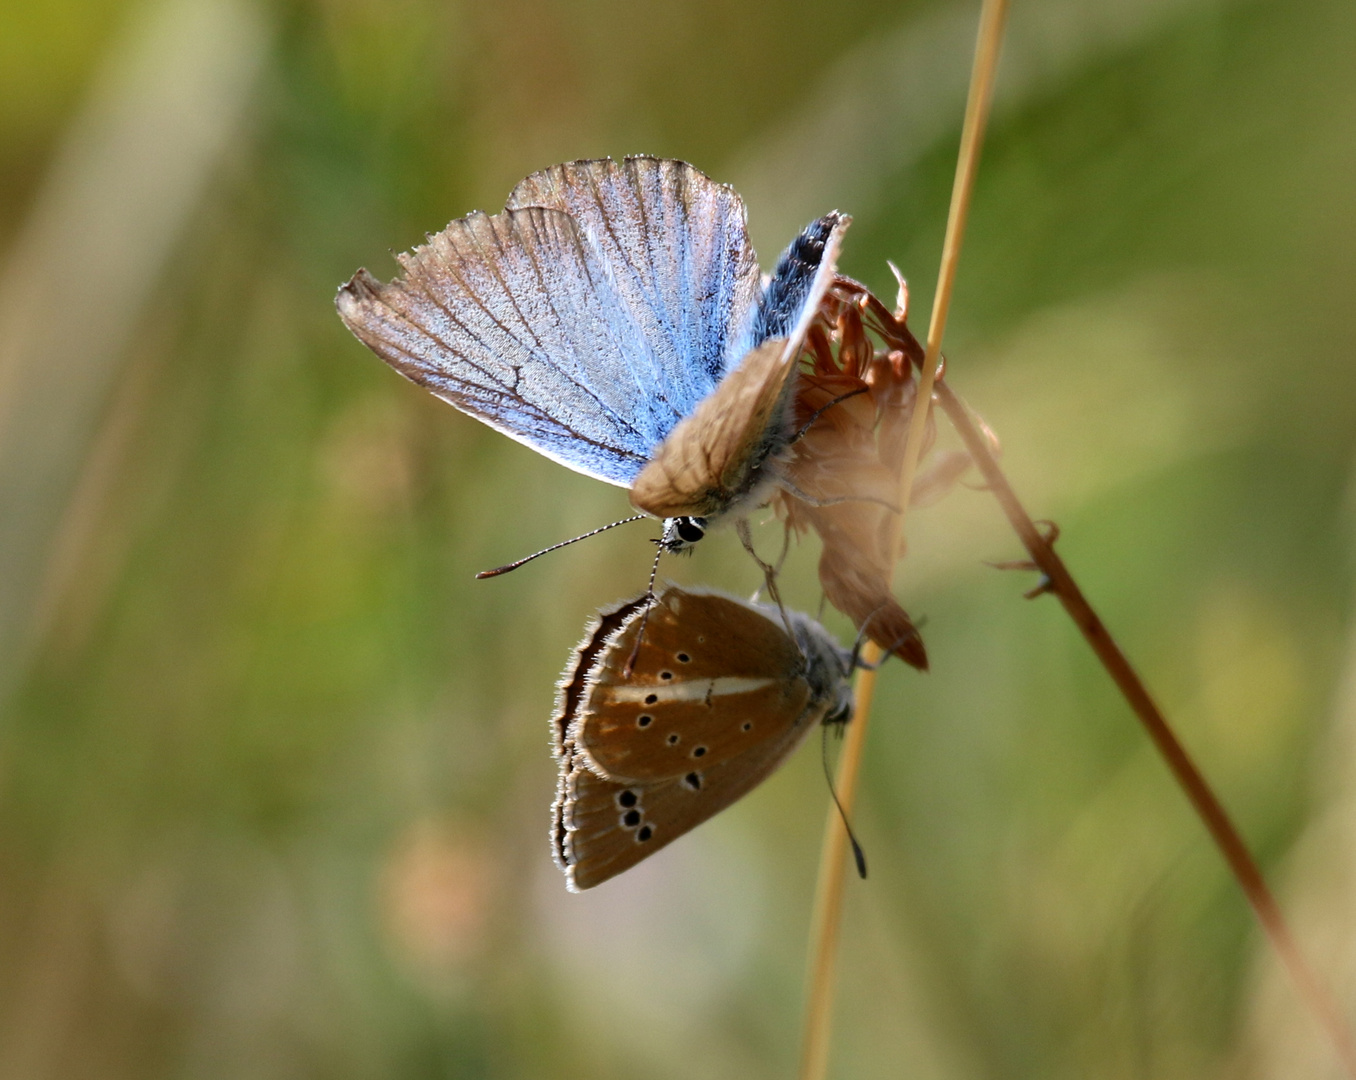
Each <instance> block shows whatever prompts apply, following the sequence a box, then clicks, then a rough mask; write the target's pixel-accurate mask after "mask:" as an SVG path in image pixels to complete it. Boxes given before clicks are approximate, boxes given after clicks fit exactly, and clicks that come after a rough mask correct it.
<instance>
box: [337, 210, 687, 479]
mask: <svg viewBox="0 0 1356 1080" xmlns="http://www.w3.org/2000/svg"><path fill="white" fill-rule="evenodd" d="M401 265H402V266H403V268H404V270H405V275H404V277H402V278H397V279H396V280H395V281H392V282H391V283H390V284H389V285H381V284H379V283H378V282H376V281H375V280H374V279H373V278H371V276H370V275H366V274H360V275H359V276H358V277H356V278H355V279H354V280H353V281H352V282H350V283H349V284H348V285H347V286H345V287H344V289H342V290H341V291H340V294H339V299H338V306H339V313H340V315H341V316H342V317H343V319H344V322H345V323H346V324H347V325H348V327H349V329H350V330H352V331H353V333H354V334H356V335H357V336H358V338H359V339H360V340H362V341H363V342H364V343H365V344H367V345H368V346H369V347H370V348H371V349H372V350H373V351H375V352H376V353H377V354H378V355H379V356H380V357H381V358H382V359H384V360H385V361H386V362H387V363H389V364H390V365H391V366H392V367H394V368H395V369H396V370H397V371H399V372H401V374H403V375H405V376H406V377H408V378H410V379H412V380H414V381H415V382H418V383H421V384H422V385H424V386H427V387H428V388H429V389H430V390H432V391H433V392H434V393H436V394H438V395H439V396H440V397H442V398H444V399H446V400H447V401H449V402H450V403H451V404H453V405H455V406H457V408H459V409H462V410H463V411H465V412H468V413H471V414H472V415H473V416H476V417H477V418H479V419H480V420H483V421H484V422H486V423H488V424H490V425H491V426H493V427H496V428H498V429H499V430H501V431H503V432H504V433H505V434H507V435H509V436H511V437H512V438H515V439H517V440H518V441H520V442H524V443H526V444H528V445H530V446H532V447H533V448H534V449H536V450H538V451H540V452H541V453H544V454H546V455H547V456H548V457H552V458H554V459H555V460H557V461H560V462H561V463H562V464H564V465H568V466H569V467H571V468H573V469H576V470H578V471H580V472H584V473H588V474H589V475H592V476H596V477H598V478H599V479H603V480H607V481H609V482H611V483H615V484H619V485H621V486H627V485H629V484H630V482H631V480H632V479H633V478H634V477H635V475H636V474H637V473H638V472H639V471H640V469H641V468H642V467H643V466H644V464H645V462H646V460H647V459H648V458H649V456H650V454H651V452H652V451H653V449H654V447H655V445H656V444H657V443H658V442H659V441H660V440H661V439H662V438H663V436H664V433H665V432H667V431H669V430H670V429H671V428H672V427H673V425H674V424H676V423H677V420H678V418H679V416H681V415H682V413H681V411H680V410H678V409H677V408H676V407H675V405H674V404H673V403H672V402H668V401H666V400H664V399H663V398H661V397H659V396H657V395H656V394H655V393H654V392H653V380H652V379H650V378H649V377H648V372H649V371H651V370H652V369H654V368H655V367H656V366H657V360H656V358H655V355H654V352H653V350H652V349H651V347H650V345H649V343H648V342H647V341H646V339H645V337H644V334H643V333H642V331H641V328H640V327H639V326H638V325H637V324H636V323H635V321H634V320H633V319H632V318H631V315H630V312H629V309H628V308H627V306H626V305H625V304H624V303H623V302H622V301H621V300H620V298H619V297H618V296H617V295H616V292H615V289H614V287H613V285H612V282H611V279H610V276H609V273H608V271H607V269H606V267H605V265H604V264H603V262H602V259H601V257H600V256H599V255H598V253H597V252H596V251H595V250H594V249H593V248H592V247H591V246H590V245H589V244H588V243H587V241H586V238H585V237H584V235H583V233H582V232H581V231H580V228H579V226H578V225H577V224H576V223H575V221H574V219H573V218H571V217H570V216H569V215H568V214H564V213H561V212H560V211H558V210H549V209H545V208H541V207H527V208H524V209H521V210H513V211H506V212H505V213H503V214H497V215H495V216H493V217H489V216H487V215H485V214H472V215H470V216H469V217H466V218H462V219H460V220H459V221H454V222H452V224H450V225H449V226H448V227H447V228H446V229H445V230H444V231H443V232H441V233H439V234H438V235H437V236H435V237H432V238H431V239H430V241H429V243H428V244H425V245H422V246H420V247H418V248H416V249H415V250H414V251H413V252H411V253H409V254H407V255H404V256H401Z"/></svg>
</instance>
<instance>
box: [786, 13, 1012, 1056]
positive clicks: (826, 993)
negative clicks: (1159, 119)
mask: <svg viewBox="0 0 1356 1080" xmlns="http://www.w3.org/2000/svg"><path fill="white" fill-rule="evenodd" d="M1007 9H1008V0H984V6H983V8H982V9H981V11H980V16H979V34H978V40H977V41H976V44H975V59H974V65H973V67H972V68H971V73H970V93H969V98H968V100H967V101H966V104H965V122H964V125H963V127H962V128H961V145H960V155H959V158H958V160H957V162H956V179H955V183H954V184H953V186H952V189H951V207H950V210H949V212H948V214H947V222H946V237H945V240H944V242H943V244H942V262H941V268H940V270H939V271H938V275H937V291H936V293H935V294H934V296H933V302H932V318H931V319H930V321H929V324H928V339H927V349H926V352H925V355H924V360H923V367H922V374H921V377H920V381H919V387H918V393H917V395H916V396H915V398H914V400H915V402H916V403H917V404H916V406H915V409H914V413H913V417H912V420H911V423H910V426H909V434H908V440H907V442H906V443H905V448H904V461H903V463H902V465H901V468H900V476H899V507H900V513H899V515H898V516H897V517H896V519H895V522H894V530H893V532H892V534H891V544H890V548H891V555H892V560H891V566H892V567H893V566H895V565H896V564H897V563H898V561H899V560H898V556H899V551H900V544H901V543H902V542H903V530H904V512H905V510H906V509H907V507H908V505H909V502H910V500H911V498H912V496H913V484H914V477H915V476H916V475H917V471H918V459H919V456H920V454H921V452H922V448H923V438H924V434H925V432H926V430H927V419H928V405H929V403H930V402H931V400H932V388H933V383H934V381H935V379H936V374H937V365H938V361H939V360H940V358H941V354H942V335H943V333H944V332H945V330H946V320H947V315H948V314H949V312H950V309H951V294H952V291H953V289H954V285H955V280H956V267H957V265H958V264H959V261H960V250H961V241H962V240H963V238H964V236H965V225H966V221H967V219H968V217H969V210H970V196H971V192H972V191H973V190H974V181H975V172H976V170H977V169H978V166H979V151H980V147H981V146H982V144H983V141H984V129H985V127H986V126H987V124H988V119H989V107H990V104H991V102H992V101H993V82H994V76H995V74H996V72H997V69H998V54H999V49H1000V47H1001V45H1002V41H1003V27H1004V24H1005V22H1006V20H1007ZM864 659H865V660H866V663H867V664H868V665H869V666H868V667H866V668H864V669H863V670H861V671H859V672H858V674H857V682H856V688H855V690H856V700H857V708H856V713H855V716H854V719H853V722H852V723H851V724H849V725H848V735H847V739H846V744H845V746H844V748H843V758H842V763H841V765H840V767H839V771H838V781H837V783H838V793H839V800H840V802H841V803H842V806H843V810H844V812H845V813H848V812H851V810H852V806H853V802H854V799H855V796H856V791H857V779H858V775H859V771H860V766H861V759H862V749H863V747H864V746H865V744H866V732H867V728H868V726H869V721H870V718H871V703H872V700H873V698H874V696H875V689H876V665H878V664H879V663H880V662H881V660H882V651H881V649H880V648H879V647H877V646H876V645H875V644H873V643H868V645H867V647H866V649H865V650H864ZM846 846H847V834H846V829H845V828H844V827H843V824H842V822H841V820H840V819H839V817H838V816H837V811H836V809H835V812H834V813H833V814H830V815H829V820H828V823H827V825H826V827H825V833H824V845H823V848H822V849H821V854H820V862H819V879H818V883H817V885H816V889H815V908H814V914H813V916H812V921H811V930H810V943H811V945H810V963H809V970H808V974H807V992H806V1005H805V1028H804V1034H803V1041H802V1044H801V1063H800V1077H801V1080H822V1078H823V1077H824V1075H825V1073H826V1071H827V1069H828V1060H829V1035H830V1032H831V1030H832V1022H833V993H834V967H835V962H836V960H837V956H838V930H839V927H840V925H841V922H842V908H843V879H844V873H845V855H846Z"/></svg>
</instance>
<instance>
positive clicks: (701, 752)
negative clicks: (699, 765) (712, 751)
mask: <svg viewBox="0 0 1356 1080" xmlns="http://www.w3.org/2000/svg"><path fill="white" fill-rule="evenodd" d="M692 756H693V757H705V756H706V747H704V746H696V747H693V749H692Z"/></svg>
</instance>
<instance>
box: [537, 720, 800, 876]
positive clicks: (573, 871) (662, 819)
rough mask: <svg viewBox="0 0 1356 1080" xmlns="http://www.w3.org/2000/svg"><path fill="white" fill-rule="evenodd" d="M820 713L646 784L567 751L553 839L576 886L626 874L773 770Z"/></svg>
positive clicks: (565, 869)
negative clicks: (606, 772)
mask: <svg viewBox="0 0 1356 1080" xmlns="http://www.w3.org/2000/svg"><path fill="white" fill-rule="evenodd" d="M818 711H819V713H822V712H823V708H822V707H821V708H820V709H819V710H818ZM819 719H820V716H819V715H807V716H805V717H803V718H802V719H801V722H800V723H799V724H796V725H794V726H791V727H788V728H785V729H783V730H782V731H781V733H780V735H779V736H778V737H777V738H767V739H764V740H762V741H761V742H758V743H756V744H755V745H753V746H751V747H749V748H748V749H746V750H745V751H743V752H742V753H739V754H736V755H734V756H733V757H730V758H728V759H726V760H725V761H723V762H720V763H719V764H715V765H708V766H706V767H704V768H700V769H698V768H693V769H690V770H689V771H688V772H687V773H685V774H684V775H683V776H679V777H674V778H671V779H667V780H661V781H657V782H654V783H648V784H634V783H633V784H625V783H620V782H617V781H613V780H604V779H603V778H602V777H600V776H598V775H596V774H595V773H594V772H593V771H592V770H591V769H589V768H587V767H585V766H584V765H583V764H582V763H581V762H580V761H579V759H578V758H574V759H572V760H565V759H562V762H561V782H560V789H559V793H558V796H557V799H556V804H555V807H554V833H553V839H554V842H555V843H554V853H555V858H556V862H557V863H558V864H559V865H560V868H561V869H562V870H564V871H565V876H566V881H567V882H568V884H569V887H570V889H571V890H573V891H576V892H577V891H579V890H581V889H590V888H592V887H593V886H595V885H597V884H599V883H600V882H603V881H606V880H607V879H608V878H610V877H614V876H615V875H617V874H620V873H621V872H622V871H623V870H627V869H629V868H630V867H632V866H635V865H636V863H638V862H640V861H641V860H642V859H644V858H647V857H648V856H650V855H653V854H654V853H655V852H656V851H658V850H659V849H660V848H662V847H665V846H666V845H668V844H669V843H671V842H672V841H674V840H676V839H677V838H678V837H680V836H682V835H683V834H684V833H685V832H688V831H689V830H691V829H693V828H695V827H696V826H698V825H700V824H701V823H702V822H703V821H706V820H707V819H708V818H710V817H712V816H714V815H715V814H717V813H719V812H720V811H721V810H724V809H725V808H726V807H727V806H729V805H730V804H731V803H733V802H735V801H736V800H738V799H739V798H740V797H742V796H743V795H745V794H747V793H748V792H749V791H751V790H753V788H755V787H757V786H758V785H759V784H760V783H762V782H763V780H765V779H766V778H767V777H768V776H770V775H771V774H772V773H773V772H774V771H775V770H776V768H777V766H778V765H780V764H781V763H782V762H783V761H784V760H785V759H786V757H787V756H788V755H789V754H790V753H791V752H792V751H793V750H795V748H796V747H797V746H798V745H799V744H800V743H801V741H802V740H803V739H804V738H805V737H806V736H807V735H808V734H809V733H810V731H811V730H812V729H813V728H814V727H815V724H816V722H817V721H818V720H819Z"/></svg>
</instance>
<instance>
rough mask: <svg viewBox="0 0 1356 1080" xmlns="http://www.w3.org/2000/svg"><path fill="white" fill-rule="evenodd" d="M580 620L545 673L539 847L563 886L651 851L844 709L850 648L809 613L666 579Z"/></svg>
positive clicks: (743, 789) (586, 883)
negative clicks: (547, 700)
mask: <svg viewBox="0 0 1356 1080" xmlns="http://www.w3.org/2000/svg"><path fill="white" fill-rule="evenodd" d="M649 603H650V601H649V598H648V596H646V595H641V596H638V597H635V598H634V599H632V600H627V601H625V602H623V603H620V604H617V605H615V606H613V607H610V608H606V609H604V610H602V611H600V612H599V613H598V616H597V617H596V618H595V619H594V620H593V621H592V622H591V623H590V624H589V626H588V628H587V630H586V631H585V634H584V639H583V640H582V641H581V642H580V643H579V645H578V646H577V647H576V649H575V651H574V655H573V656H572V657H571V660H570V663H569V664H568V666H567V667H566V668H565V672H564V674H563V675H562V676H561V679H560V682H559V684H558V685H557V695H556V710H555V714H554V716H553V717H552V740H553V744H554V751H555V756H556V758H557V760H558V762H559V765H560V779H559V784H558V787H557V791H556V800H555V803H554V805H553V807H552V826H551V846H552V851H553V853H554V856H555V860H556V862H557V864H558V865H559V866H560V868H561V869H562V870H563V871H564V872H565V881H566V884H567V886H568V887H569V888H570V890H571V891H573V892H578V891H580V890H583V889H589V888H592V887H593V886H594V885H597V884H599V883H600V882H603V881H606V880H607V879H608V878H611V877H613V876H615V875H617V874H620V873H621V872H622V871H623V870H626V869H628V868H629V867H632V866H634V865H635V864H636V863H638V862H640V861H641V860H642V859H644V858H645V857H647V856H649V855H652V854H654V852H656V851H658V850H659V849H660V848H662V847H664V846H665V845H666V844H668V843H670V842H671V841H673V840H675V839H677V838H678V837H679V836H682V835H683V833H685V832H688V831H689V830H690V829H692V828H694V827H696V826H697V825H700V824H701V823H702V822H703V821H705V820H706V819H707V818H709V817H711V816H712V815H714V814H716V813H718V812H719V811H721V810H723V809H725V807H727V806H729V805H730V804H731V803H733V802H734V801H735V800H736V799H739V798H740V797H741V796H743V795H744V794H746V793H747V792H749V791H751V790H752V789H753V788H755V787H756V786H757V785H758V784H759V783H761V782H762V781H763V780H764V779H765V778H766V777H768V776H769V775H771V774H772V772H773V771H774V770H775V769H776V768H777V766H779V765H780V764H781V763H782V762H783V761H784V760H786V758H787V757H788V756H789V755H790V753H791V752H792V751H793V750H795V748H796V747H797V746H799V745H800V743H801V742H802V741H803V740H804V739H805V737H806V736H807V735H809V734H810V732H811V731H812V730H813V729H814V728H815V727H816V726H817V725H818V724H820V723H821V722H822V723H844V722H846V721H847V720H848V719H849V718H850V717H851V715H852V690H851V687H850V686H849V684H848V676H849V674H850V673H851V671H852V668H853V666H854V660H853V657H852V655H851V654H850V653H849V652H848V651H847V650H845V649H843V648H840V647H839V645H838V643H837V641H835V640H834V639H833V637H832V636H831V635H830V634H829V632H828V631H827V630H825V629H824V628H823V627H822V626H820V625H819V623H817V622H815V621H814V620H813V619H811V618H809V617H808V616H806V615H802V614H800V613H799V612H794V611H792V612H787V618H788V620H789V625H790V631H789V632H788V629H787V624H786V623H784V622H783V621H782V616H781V615H780V614H779V612H778V610H777V609H776V608H762V607H757V606H755V605H753V604H749V603H745V602H744V601H743V600H737V599H735V598H734V597H732V596H726V595H724V594H723V593H718V592H711V591H707V590H700V591H699V590H695V589H681V588H678V587H677V586H673V585H670V586H668V587H667V588H666V589H664V590H663V591H661V592H660V593H659V594H658V596H657V597H655V598H654V600H653V606H652V607H650V608H649V621H648V627H647V628H646V629H645V632H644V637H643V640H641V642H640V646H639V649H638V650H637V651H636V654H635V655H636V660H635V664H634V668H633V670H632V672H631V674H630V676H629V677H627V676H626V675H625V667H626V664H627V661H628V658H629V657H630V656H631V654H632V652H633V650H636V639H637V637H638V635H640V633H641V624H642V622H643V620H644V614H645V611H646V608H647V605H648V604H649Z"/></svg>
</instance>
